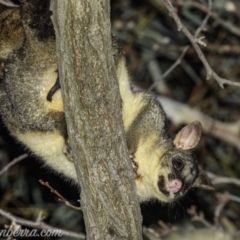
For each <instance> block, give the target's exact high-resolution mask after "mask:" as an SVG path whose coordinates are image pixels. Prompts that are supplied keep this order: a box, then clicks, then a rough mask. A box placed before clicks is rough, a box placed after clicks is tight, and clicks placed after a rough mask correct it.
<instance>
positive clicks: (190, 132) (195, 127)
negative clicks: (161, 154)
mask: <svg viewBox="0 0 240 240" xmlns="http://www.w3.org/2000/svg"><path fill="white" fill-rule="evenodd" d="M201 135H202V124H201V123H200V122H199V121H195V122H192V123H190V124H188V125H187V126H185V127H184V128H182V130H181V131H180V132H179V133H178V134H177V135H176V137H175V139H174V141H173V144H174V145H175V146H176V148H179V149H183V150H191V149H194V148H195V147H196V146H197V145H198V143H199V141H200V138H201Z"/></svg>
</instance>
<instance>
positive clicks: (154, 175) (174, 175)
mask: <svg viewBox="0 0 240 240" xmlns="http://www.w3.org/2000/svg"><path fill="white" fill-rule="evenodd" d="M20 6H21V7H20V16H21V23H20V24H17V26H18V27H19V28H20V29H21V30H19V32H21V33H22V34H19V35H18V39H19V41H17V43H19V42H21V43H22V44H21V46H19V45H18V44H16V45H15V46H14V47H13V46H12V45H11V47H9V53H11V54H9V56H8V59H7V62H6V72H5V74H4V75H5V76H4V77H3V78H2V80H1V83H0V102H1V105H0V112H1V116H2V119H3V121H4V123H5V125H6V127H7V128H8V130H9V132H10V133H11V135H12V136H14V137H15V138H16V139H17V140H18V141H20V142H21V143H23V144H24V145H25V146H26V147H27V148H28V149H29V150H30V151H31V152H32V153H34V154H35V155H36V156H38V157H39V158H40V159H42V160H43V162H44V164H45V165H47V166H50V167H51V168H52V169H53V170H54V171H56V172H57V173H59V174H61V175H64V176H66V177H67V178H68V179H71V180H72V181H73V182H77V176H76V172H75V168H74V164H73V162H71V161H69V159H68V157H67V154H66V153H65V151H64V149H66V139H67V131H66V123H65V118H64V111H63V102H62V97H61V89H60V87H59V84H58V74H57V58H56V52H55V35H54V30H53V26H52V23H51V20H50V15H51V14H50V12H49V10H48V9H49V1H46V0H34V1H27V0H22V1H21V5H20ZM7 11H8V13H6V12H5V13H3V14H4V15H5V16H7V17H8V18H9V22H11V19H14V18H15V17H16V16H18V15H19V10H16V9H14V10H7ZM1 19H3V18H2V17H0V20H1ZM0 24H3V28H5V27H7V28H11V25H9V26H8V25H5V24H4V23H0ZM9 31H10V29H9ZM2 33H3V31H1V33H0V38H1V39H4V37H5V36H2ZM0 42H1V40H0ZM0 46H1V47H2V46H4V45H3V44H2V45H0ZM112 46H113V50H114V51H113V52H114V53H113V57H114V59H115V61H116V66H117V77H118V81H119V88H120V94H121V98H122V116H123V123H124V129H125V133H126V140H127V146H128V150H129V154H130V156H131V158H132V161H133V165H134V169H135V172H136V186H137V194H138V196H139V200H140V201H147V200H149V199H152V198H155V199H158V200H160V201H162V202H172V201H174V200H176V199H178V198H179V197H181V196H183V195H184V194H185V193H186V192H187V191H188V190H189V189H190V188H192V187H202V188H206V189H211V188H212V185H211V183H210V181H209V179H208V177H207V175H206V174H205V173H204V172H203V171H202V170H200V169H199V168H198V166H197V161H196V159H195V157H194V155H193V153H192V150H193V149H194V148H195V147H196V146H197V144H198V143H199V140H200V137H201V133H202V126H201V124H200V122H198V121H195V122H193V123H191V124H189V125H187V126H185V127H184V128H183V129H182V130H181V131H180V132H179V133H178V134H177V135H176V137H175V138H174V140H173V139H172V138H171V137H170V135H169V132H168V129H167V118H166V115H165V113H164V110H163V108H162V106H161V104H160V103H159V102H158V101H157V100H156V99H155V98H154V97H153V96H152V95H150V94H148V93H146V92H144V91H134V90H132V87H131V84H130V80H129V75H128V72H127V68H126V64H125V58H124V55H123V54H122V51H121V49H120V47H119V46H118V44H117V43H116V41H115V40H113V45H112ZM16 49H17V50H16ZM13 50H14V51H13ZM0 53H1V49H0Z"/></svg>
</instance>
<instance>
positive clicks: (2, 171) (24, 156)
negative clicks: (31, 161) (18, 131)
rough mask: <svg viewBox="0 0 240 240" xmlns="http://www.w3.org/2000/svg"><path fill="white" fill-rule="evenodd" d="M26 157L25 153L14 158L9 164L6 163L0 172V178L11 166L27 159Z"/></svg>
mask: <svg viewBox="0 0 240 240" xmlns="http://www.w3.org/2000/svg"><path fill="white" fill-rule="evenodd" d="M27 157H28V154H27V153H25V154H23V155H21V156H19V157H17V158H14V159H13V160H12V161H11V162H10V163H8V164H7V165H6V166H5V167H4V168H3V169H2V170H1V171H0V176H1V175H2V174H3V173H5V172H7V171H8V169H9V168H11V167H12V166H13V165H15V164H16V163H18V162H20V161H22V160H23V159H25V158H27Z"/></svg>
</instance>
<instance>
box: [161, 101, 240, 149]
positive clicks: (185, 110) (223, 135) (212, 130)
mask: <svg viewBox="0 0 240 240" xmlns="http://www.w3.org/2000/svg"><path fill="white" fill-rule="evenodd" d="M157 99H158V100H159V102H161V104H162V105H163V108H164V110H165V112H166V114H167V117H168V118H169V119H170V120H171V121H172V122H173V123H174V124H175V125H180V124H188V123H191V122H193V121H195V120H196V119H198V120H199V121H200V122H201V123H202V125H203V130H204V132H205V133H206V134H210V135H212V136H214V137H217V138H219V139H221V140H222V141H224V142H227V143H229V144H231V145H233V146H234V147H236V148H237V150H238V151H239V152H240V136H239V133H240V121H236V122H232V123H230V122H229V123H223V122H221V121H218V120H215V119H213V118H211V117H209V116H207V115H205V114H203V113H202V112H201V111H199V110H196V109H193V108H191V107H189V106H187V105H185V104H183V103H180V102H177V101H175V100H172V99H170V98H167V97H157ZM176 112H177V113H178V114H176Z"/></svg>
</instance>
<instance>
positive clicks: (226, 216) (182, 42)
mask: <svg viewBox="0 0 240 240" xmlns="http://www.w3.org/2000/svg"><path fill="white" fill-rule="evenodd" d="M207 2H208V1H206V0H199V1H197V0H196V1H188V0H185V1H181V0H174V1H172V3H173V4H174V6H175V7H176V9H177V12H178V14H179V16H180V17H181V19H182V21H183V23H184V24H185V25H186V26H187V28H188V29H189V30H190V31H191V32H192V33H194V32H195V30H196V29H197V27H198V26H199V25H200V24H201V22H202V20H203V18H204V17H205V15H206V9H207ZM111 4H112V13H111V20H112V32H113V34H114V35H116V36H117V38H118V39H119V41H120V43H121V44H122V46H123V49H124V51H125V54H126V58H127V62H128V69H129V72H130V74H131V76H132V80H133V81H134V83H135V84H136V85H138V86H139V87H141V88H145V89H149V87H151V85H152V84H153V79H152V73H151V71H152V70H151V68H150V62H151V61H152V60H154V61H155V62H156V63H157V68H158V71H159V72H160V74H163V73H164V72H165V71H167V70H168V69H169V67H171V65H172V64H173V63H174V62H175V61H176V60H177V59H178V57H179V55H180V54H181V51H182V50H183V48H184V47H185V46H186V45H188V44H189V41H188V40H187V38H186V37H185V36H184V35H183V34H182V33H181V32H178V31H177V27H176V24H175V23H174V21H173V20H172V18H171V17H170V16H169V14H168V11H167V10H166V8H165V7H164V5H163V2H162V1H161V0H149V1H147V0H122V1H116V0H112V1H111ZM239 9H240V2H239V1H238V0H232V1H227V0H215V1H213V7H212V11H213V12H214V13H215V14H216V16H217V17H210V19H209V21H208V23H207V25H206V27H205V28H204V31H203V32H202V33H201V34H200V36H205V39H204V41H205V42H206V43H207V46H206V47H205V48H204V47H201V48H202V50H203V52H204V54H205V56H206V58H207V60H208V62H209V64H210V65H211V67H212V68H213V69H214V70H215V71H216V72H217V74H219V75H220V76H222V77H224V78H226V79H229V80H232V81H238V82H239V81H240V67H239V66H240V54H239V53H240V34H237V33H233V31H232V28H231V27H232V26H235V27H236V28H237V29H238V31H239V32H240V27H239V26H240V12H239ZM222 22H223V23H225V25H226V24H230V25H227V26H228V27H226V26H225V25H224V24H223V23H222ZM229 26H230V27H229ZM161 84H162V85H163V86H165V88H166V89H167V90H166V91H163V90H162V89H161V87H160V86H161ZM152 91H153V92H154V93H155V94H159V92H161V94H166V95H167V96H169V97H171V98H173V99H175V100H177V101H180V102H183V103H186V104H188V105H190V106H192V107H194V108H196V109H199V110H200V111H202V112H203V113H205V114H207V115H208V116H211V117H213V118H214V119H218V120H221V121H223V122H235V121H237V120H239V119H240V88H236V87H232V86H227V87H225V88H224V89H221V88H220V87H219V85H218V84H217V83H216V82H215V81H214V80H210V81H206V71H205V68H204V67H203V65H202V63H201V61H200V60H199V58H198V56H197V54H196V53H195V51H194V49H193V48H192V47H190V49H189V50H188V52H187V53H186V55H185V57H184V58H183V60H182V61H181V64H180V65H178V66H177V67H176V68H175V69H174V70H173V71H172V72H171V73H170V74H169V75H168V76H167V77H166V78H165V79H164V80H163V83H161V82H160V83H159V87H158V85H156V87H155V88H153V90H152ZM176 114H177V112H176ZM170 129H171V131H172V134H175V132H176V131H177V130H178V129H177V128H176V127H175V126H172V125H171V123H170ZM23 152H24V149H23V147H22V146H20V145H19V144H17V143H15V141H14V140H13V139H12V138H11V137H10V136H9V135H8V134H7V131H6V129H5V128H4V127H3V126H2V124H1V125H0V168H2V167H3V166H4V165H6V164H7V162H9V161H10V160H12V159H13V158H15V157H17V156H19V155H20V154H21V153H23ZM196 155H197V157H198V159H199V163H200V165H201V166H202V167H203V168H204V169H205V170H208V171H211V172H213V173H215V174H218V175H221V176H227V177H236V178H240V164H238V159H239V157H240V154H239V152H238V151H237V150H236V149H234V147H232V146H230V145H228V144H226V143H225V142H223V141H220V140H219V139H216V138H213V137H211V136H210V135H205V136H204V137H203V139H202V141H201V144H200V146H199V148H198V149H197V152H196ZM38 179H43V180H44V181H48V182H49V183H50V184H51V186H52V187H54V188H55V189H56V190H58V191H59V192H60V193H61V194H63V196H64V197H65V198H67V199H69V201H71V202H73V203H75V204H76V205H77V202H76V200H77V199H78V194H77V191H76V189H75V188H73V187H71V186H69V185H68V184H67V183H66V182H64V181H63V180H62V179H61V178H59V177H58V176H55V175H54V174H52V173H51V171H49V170H47V169H45V168H43V167H42V164H41V162H40V161H36V160H34V157H29V158H28V159H26V160H23V161H22V162H20V163H19V164H17V165H15V166H14V167H12V168H11V169H10V170H9V171H8V172H7V173H5V174H4V175H2V176H1V181H0V192H1V196H2V197H1V200H0V208H4V209H6V210H8V211H10V212H11V213H13V214H15V215H17V216H21V217H24V218H26V219H32V220H34V219H36V217H37V215H38V214H39V212H40V211H43V214H44V216H46V219H45V222H47V223H49V224H52V225H53V226H56V227H60V228H64V229H68V230H74V231H78V232H83V231H84V226H83V218H82V215H81V213H79V212H77V211H76V210H73V209H71V208H69V207H67V206H65V205H64V204H63V203H61V202H58V201H57V197H56V196H55V195H53V194H52V193H50V192H49V190H48V189H46V188H45V187H43V186H42V185H40V184H39V183H38ZM226 190H227V191H229V192H231V193H232V194H235V195H239V187H236V186H232V185H218V186H217V191H219V192H224V191H226ZM218 203H219V202H218V200H217V198H216V194H215V192H206V191H203V190H201V191H200V190H196V189H194V190H193V191H191V192H190V193H189V194H188V196H186V197H185V198H184V199H181V200H179V202H177V203H175V204H168V205H167V204H164V205H162V204H160V203H157V202H155V201H153V202H149V203H145V204H143V206H142V213H143V224H144V225H145V226H149V227H153V226H154V227H155V228H157V229H159V228H160V227H159V224H158V221H159V220H162V221H163V222H165V223H171V224H173V225H178V224H181V223H182V222H183V221H184V222H190V216H189V214H188V213H187V209H188V208H189V207H190V206H191V205H196V206H197V211H203V213H204V215H205V218H206V219H207V220H208V221H210V222H211V223H213V221H214V212H215V210H216V206H217V204H218ZM220 220H221V226H222V228H223V229H224V231H226V232H227V233H228V232H232V231H233V230H232V229H234V231H236V230H237V229H240V207H239V203H236V202H229V203H228V204H227V205H226V206H225V207H224V208H223V210H222V212H221V218H220ZM6 223H9V221H8V220H6V219H4V218H2V217H1V218H0V225H1V226H2V225H3V224H6ZM193 225H195V226H197V227H200V228H202V227H203V225H201V224H196V223H193ZM80 226H82V227H80ZM186 229H187V227H186ZM36 239H37V238H36ZM39 239H40V238H39ZM44 239H51V238H44ZM61 239H63V238H61ZM146 239H148V238H146ZM179 239H180V238H179ZM183 239H185V238H183ZM186 239H188V238H186ZM235 239H238V238H237V237H235Z"/></svg>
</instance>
